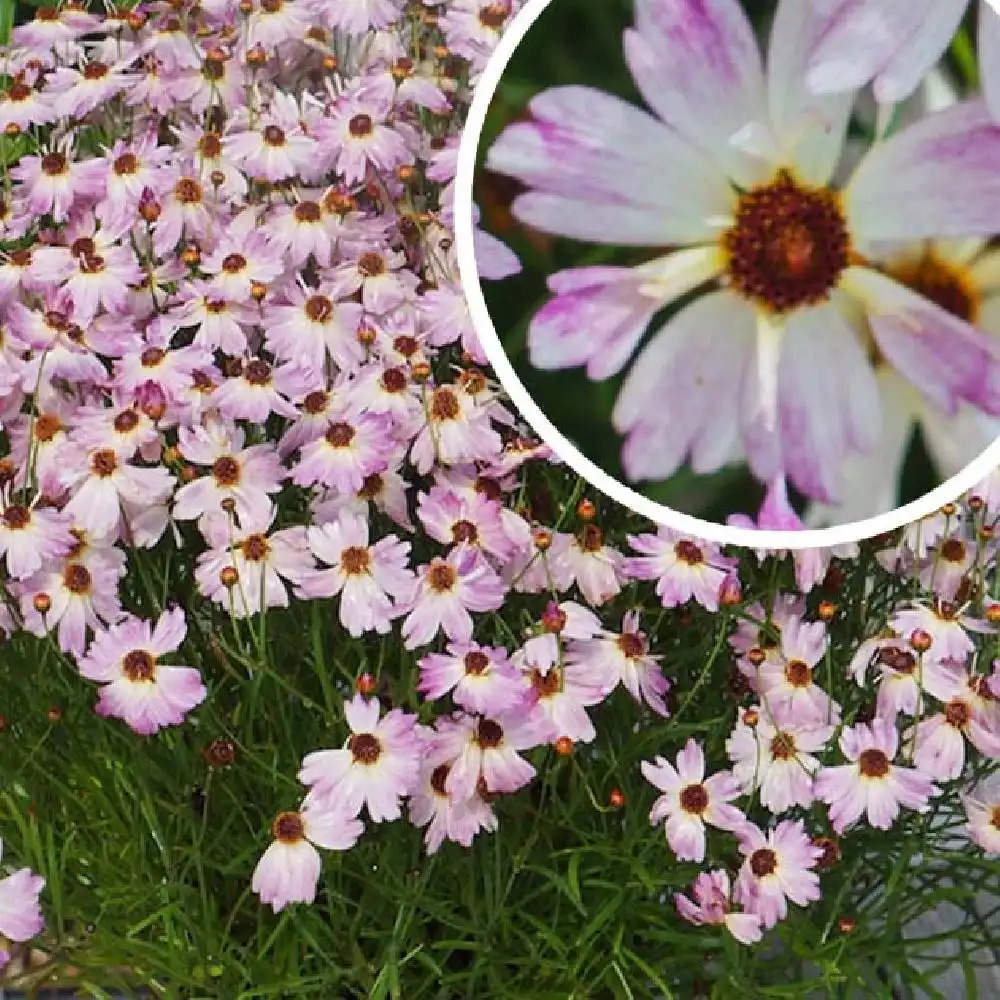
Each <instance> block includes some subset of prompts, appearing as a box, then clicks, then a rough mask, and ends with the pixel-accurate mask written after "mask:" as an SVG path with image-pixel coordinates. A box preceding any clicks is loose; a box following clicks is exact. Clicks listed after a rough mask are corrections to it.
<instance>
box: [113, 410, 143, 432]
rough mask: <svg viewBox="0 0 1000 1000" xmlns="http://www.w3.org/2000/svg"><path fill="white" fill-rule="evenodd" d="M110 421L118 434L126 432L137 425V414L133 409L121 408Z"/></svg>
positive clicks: (132, 429)
mask: <svg viewBox="0 0 1000 1000" xmlns="http://www.w3.org/2000/svg"><path fill="white" fill-rule="evenodd" d="M112 423H113V424H114V428H115V430H116V431H118V433H119V434H128V433H129V432H130V431H134V430H135V429H136V427H138V426H139V414H138V413H136V412H135V410H122V411H121V413H119V414H118V415H117V416H116V417H115V419H114V420H113V421H112Z"/></svg>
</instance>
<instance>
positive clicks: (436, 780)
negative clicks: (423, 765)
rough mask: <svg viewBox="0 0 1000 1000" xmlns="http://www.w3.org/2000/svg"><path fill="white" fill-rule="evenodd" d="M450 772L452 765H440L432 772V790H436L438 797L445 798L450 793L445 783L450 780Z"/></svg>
mask: <svg viewBox="0 0 1000 1000" xmlns="http://www.w3.org/2000/svg"><path fill="white" fill-rule="evenodd" d="M450 770H451V765H450V764H438V766H437V767H436V768H434V770H433V771H431V788H433V789H434V791H435V793H436V794H437V795H441V796H442V797H444V798H447V797H448V792H447V791H446V790H445V787H444V783H445V782H446V781H447V780H448V772H449V771H450Z"/></svg>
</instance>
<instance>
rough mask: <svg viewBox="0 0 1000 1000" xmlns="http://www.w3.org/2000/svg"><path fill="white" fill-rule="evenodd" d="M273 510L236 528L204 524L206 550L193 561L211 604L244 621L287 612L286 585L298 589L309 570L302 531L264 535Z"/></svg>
mask: <svg viewBox="0 0 1000 1000" xmlns="http://www.w3.org/2000/svg"><path fill="white" fill-rule="evenodd" d="M274 513H275V512H274V511H273V509H272V510H271V511H269V512H268V513H266V514H265V515H263V516H258V515H257V514H256V513H254V515H253V516H248V517H246V518H244V519H242V520H241V522H240V524H239V525H238V526H237V525H235V524H233V523H232V522H231V520H230V519H229V518H211V519H209V520H206V521H203V522H202V525H201V530H202V532H203V533H204V535H205V539H206V541H207V542H208V544H209V545H210V546H211V549H209V551H207V552H202V553H201V555H200V556H198V562H197V564H196V566H195V571H194V578H195V580H196V581H197V583H198V589H199V590H200V591H201V592H202V593H203V594H204V595H205V596H206V597H208V598H209V599H210V600H213V601H215V602H216V603H217V604H221V605H222V606H223V607H224V608H228V609H229V610H230V611H231V612H232V613H233V614H234V615H236V616H237V617H240V618H246V617H249V616H250V615H255V614H258V613H259V612H260V611H261V610H262V609H263V608H287V607H288V589H287V587H286V586H285V582H284V581H285V580H288V581H290V582H291V583H298V582H299V581H300V580H301V579H303V578H304V577H305V576H306V575H308V573H310V572H311V571H312V569H313V566H314V564H313V559H312V555H311V554H310V552H309V547H308V544H307V541H306V529H305V527H304V526H303V525H293V526H292V527H290V528H283V529H282V530H280V531H276V532H274V533H272V534H269V533H268V532H269V529H270V527H271V521H272V520H273V519H274Z"/></svg>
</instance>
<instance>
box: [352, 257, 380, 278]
mask: <svg viewBox="0 0 1000 1000" xmlns="http://www.w3.org/2000/svg"><path fill="white" fill-rule="evenodd" d="M358 274H360V275H361V277H362V278H377V277H378V276H379V275H380V274H385V261H384V260H383V259H382V255H381V254H380V253H363V254H362V255H361V256H360V257H359V258H358Z"/></svg>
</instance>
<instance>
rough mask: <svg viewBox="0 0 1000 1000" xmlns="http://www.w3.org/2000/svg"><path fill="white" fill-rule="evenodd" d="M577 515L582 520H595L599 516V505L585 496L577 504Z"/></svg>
mask: <svg viewBox="0 0 1000 1000" xmlns="http://www.w3.org/2000/svg"><path fill="white" fill-rule="evenodd" d="M576 516H577V517H578V518H580V520H581V521H593V520H594V518H595V517H597V507H596V505H595V504H594V501H593V500H588V499H587V498H586V497H584V498H583V499H582V500H581V501H580V502H579V503H578V504H577V505H576Z"/></svg>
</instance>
